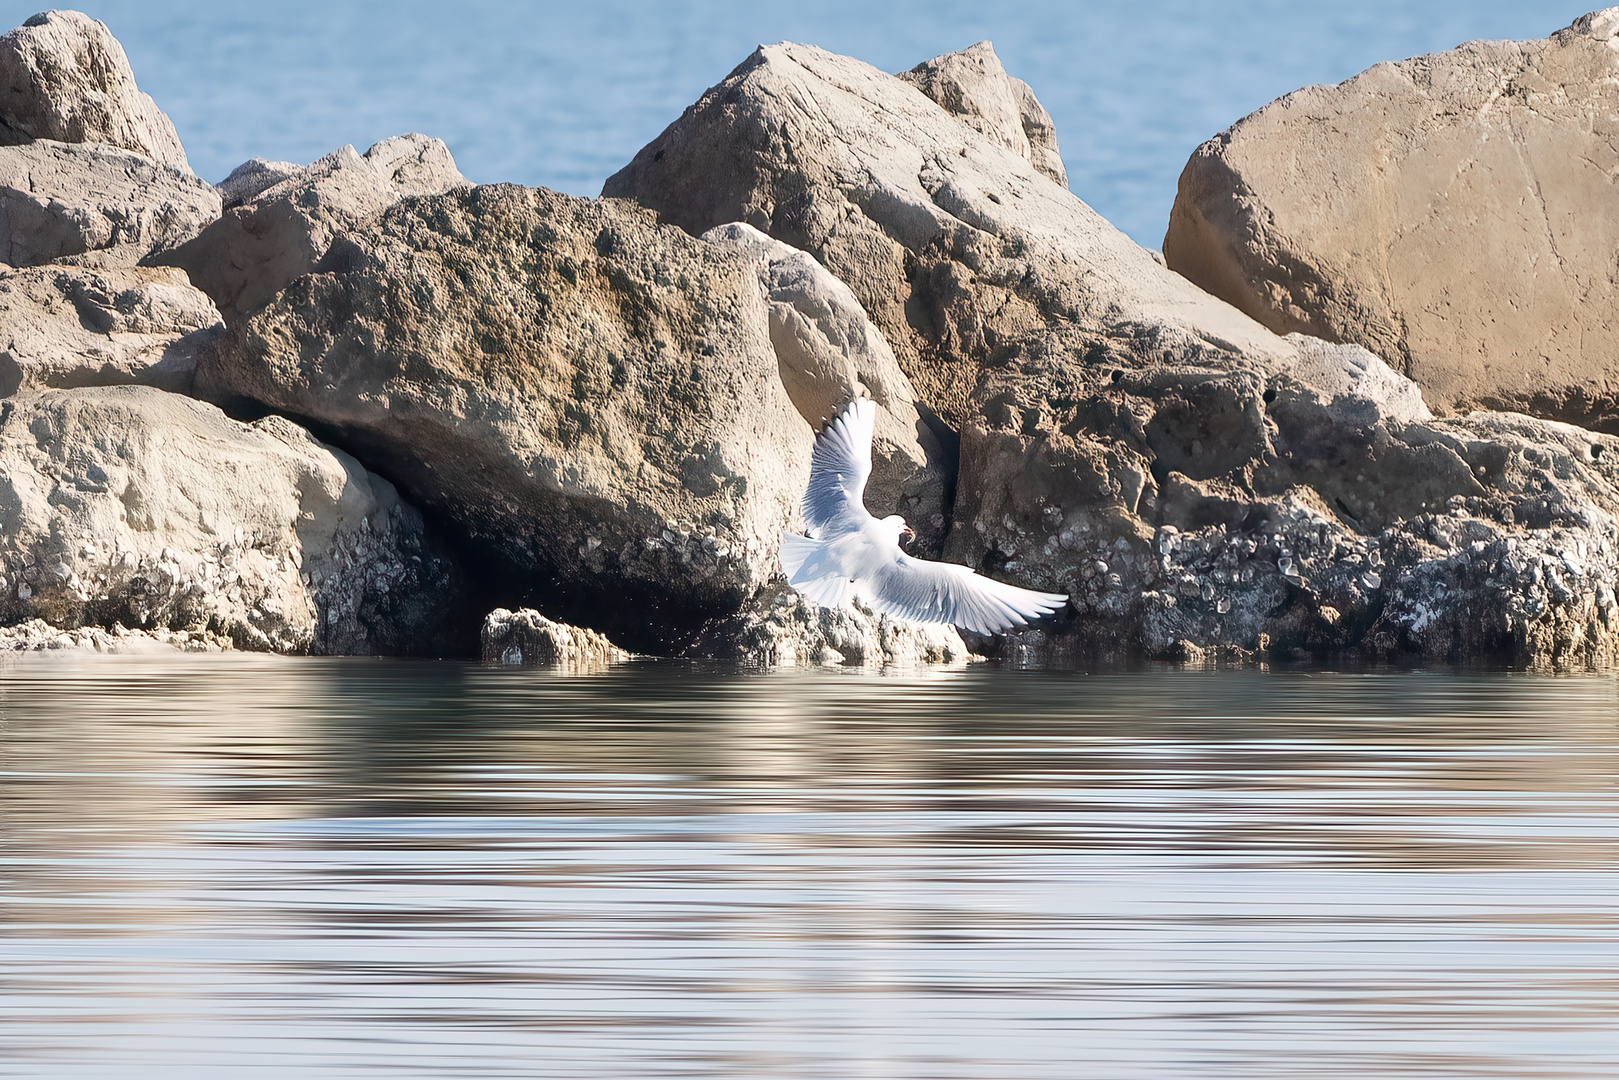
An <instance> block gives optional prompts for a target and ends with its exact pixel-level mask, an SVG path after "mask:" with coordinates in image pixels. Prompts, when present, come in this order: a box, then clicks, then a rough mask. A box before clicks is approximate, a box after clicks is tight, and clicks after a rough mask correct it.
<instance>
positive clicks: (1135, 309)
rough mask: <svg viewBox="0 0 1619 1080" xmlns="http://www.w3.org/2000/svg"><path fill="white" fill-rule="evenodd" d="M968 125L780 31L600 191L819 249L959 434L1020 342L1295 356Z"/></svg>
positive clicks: (703, 223)
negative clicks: (985, 383)
mask: <svg viewBox="0 0 1619 1080" xmlns="http://www.w3.org/2000/svg"><path fill="white" fill-rule="evenodd" d="M942 59H948V58H942ZM962 62H963V63H965V61H962ZM944 66H946V67H948V66H950V65H944ZM969 119H971V118H969V117H962V116H958V115H956V114H953V113H951V112H949V111H947V110H946V109H945V108H943V107H942V106H940V105H939V104H938V103H937V102H935V101H934V100H932V99H930V98H929V97H927V96H926V95H924V94H923V93H921V92H920V91H918V89H917V88H916V87H914V86H912V85H910V84H909V83H907V82H905V81H903V80H901V79H899V78H896V77H895V76H892V75H889V74H887V73H885V72H882V71H878V70H877V69H875V68H873V67H870V66H868V65H866V64H863V63H860V62H859V61H857V60H851V59H849V58H847V57H841V56H834V55H833V54H831V53H827V52H825V51H823V50H821V49H817V48H813V47H810V46H804V45H792V44H782V45H771V46H767V47H764V48H761V49H759V50H758V51H757V52H756V53H754V54H753V56H751V57H749V58H748V60H747V61H746V62H744V63H743V64H742V65H741V66H740V67H738V68H737V69H736V70H735V71H733V72H732V73H731V74H730V75H729V76H728V77H727V78H726V79H725V80H724V81H723V82H721V83H720V84H719V85H718V86H715V87H714V88H712V89H711V90H709V91H708V92H707V93H706V94H704V95H703V97H702V99H701V100H699V101H698V102H697V103H696V104H695V105H693V106H692V107H690V108H689V109H687V110H686V112H685V114H684V115H682V116H681V117H680V119H678V120H677V121H675V122H674V123H673V124H671V125H670V126H669V127H668V128H667V129H666V130H665V131H664V132H663V134H661V135H659V136H658V137H657V138H656V139H654V140H653V141H652V142H651V143H649V144H648V145H647V146H645V147H644V148H643V149H642V150H641V151H640V152H639V153H637V154H636V156H635V158H634V160H633V161H631V162H630V164H629V165H627V166H625V167H624V168H623V169H621V170H620V171H619V172H618V173H616V174H614V175H613V176H612V177H611V178H609V179H608V181H607V183H606V186H605V187H604V188H603V194H604V195H609V196H622V197H626V198H633V199H635V200H636V201H638V202H640V203H641V204H643V205H645V206H648V207H650V208H652V209H654V210H656V211H657V212H658V213H659V215H660V216H661V217H662V218H663V219H664V220H666V221H669V222H671V223H674V224H677V225H680V226H681V227H682V228H685V229H687V230H689V231H691V232H693V233H701V232H703V231H705V230H707V229H710V228H713V227H715V226H716V225H722V224H725V223H728V222H732V221H743V222H747V223H748V224H750V225H753V226H754V227H756V228H758V229H760V230H761V231H763V232H765V233H768V234H769V235H771V236H773V237H775V238H776V239H778V240H781V241H784V242H785V243H788V244H791V245H793V246H794V247H798V248H801V249H803V250H805V251H808V252H809V253H810V254H811V255H813V256H814V257H815V258H816V260H817V261H819V262H820V263H821V264H822V265H823V266H825V267H826V268H827V269H828V270H830V271H831V272H832V273H833V274H834V275H836V276H837V277H838V278H839V279H840V280H842V281H843V282H844V283H845V284H847V285H848V286H849V287H850V289H852V290H853V291H854V294H855V296H856V297H857V298H858V299H859V301H860V303H861V305H862V306H863V307H864V308H865V310H866V312H867V313H868V314H869V315H870V316H871V319H872V321H873V322H875V323H876V324H877V326H878V327H879V329H881V331H882V332H883V335H884V336H885V337H886V338H887V340H888V343H889V345H890V346H891V347H892V348H893V350H894V353H895V355H896V356H897V357H898V359H899V362H900V366H901V367H902V369H903V370H904V371H905V374H906V375H907V376H908V377H909V378H910V380H911V383H912V385H913V386H914V387H915V389H916V392H917V396H918V398H919V400H920V401H922V402H923V403H925V404H926V405H928V406H929V407H930V408H931V409H932V410H933V411H935V412H936V413H938V414H939V415H940V416H941V417H942V418H943V419H944V420H945V421H946V423H947V424H949V425H950V426H951V427H952V428H956V427H960V426H961V425H962V424H963V423H965V422H966V421H967V420H968V417H969V413H970V405H969V398H970V397H971V395H972V393H973V389H974V387H975V386H976V385H977V383H978V380H979V376H980V375H981V373H982V372H983V371H985V370H992V369H994V368H996V367H999V366H1002V365H1004V364H1006V363H1008V362H1010V361H1012V360H1015V359H1017V358H1020V357H1025V356H1034V357H1050V356H1056V355H1061V356H1063V357H1065V358H1067V359H1068V360H1070V361H1072V362H1081V363H1086V364H1092V365H1098V366H1100V365H1110V366H1115V367H1116V366H1119V365H1125V366H1131V367H1136V366H1142V365H1146V364H1157V363H1163V362H1166V361H1168V360H1174V361H1178V362H1188V361H1195V362H1208V363H1227V364H1242V365H1245V366H1252V365H1256V364H1258V365H1263V364H1266V363H1271V362H1274V363H1290V362H1291V358H1292V356H1293V353H1294V350H1293V349H1292V348H1291V347H1290V346H1289V345H1288V344H1287V343H1286V342H1284V341H1282V340H1281V339H1280V338H1278V337H1276V336H1275V335H1274V334H1272V333H1270V332H1269V331H1267V330H1266V329H1265V328H1263V327H1261V326H1260V325H1259V324H1257V323H1255V322H1253V321H1252V320H1251V319H1249V318H1247V317H1246V316H1244V315H1242V314H1241V313H1240V312H1238V311H1236V310H1235V309H1233V308H1231V307H1230V306H1229V305H1227V304H1224V303H1222V302H1220V301H1217V300H1215V299H1214V298H1213V297H1210V296H1209V295H1208V294H1207V293H1205V292H1203V291H1202V290H1201V289H1198V288H1195V287H1193V286H1191V285H1190V284H1189V283H1188V282H1187V281H1186V280H1185V279H1184V278H1182V277H1180V276H1179V275H1178V274H1175V273H1172V272H1171V271H1169V270H1167V269H1165V268H1164V267H1162V266H1160V265H1159V264H1158V263H1157V261H1155V260H1154V258H1153V256H1152V254H1151V253H1149V252H1147V251H1146V250H1144V249H1143V248H1141V247H1139V246H1138V245H1136V244H1135V243H1134V242H1132V241H1131V240H1130V239H1129V238H1128V237H1126V236H1124V234H1122V233H1120V232H1119V231H1118V230H1117V229H1115V228H1114V227H1113V226H1112V225H1110V224H1108V222H1106V221H1105V220H1103V219H1102V218H1101V217H1100V216H1099V215H1097V214H1096V213H1095V212H1094V211H1093V210H1091V209H1090V207H1088V206H1086V205H1085V204H1084V203H1083V202H1081V201H1080V200H1079V199H1077V198H1076V197H1074V195H1073V194H1071V193H1070V192H1068V191H1067V190H1066V189H1064V188H1063V187H1061V186H1059V185H1057V184H1054V183H1052V182H1051V180H1050V179H1049V178H1048V177H1047V176H1045V175H1043V174H1042V173H1041V172H1040V171H1039V170H1037V169H1036V168H1035V166H1034V165H1033V164H1032V163H1031V162H1030V161H1029V160H1028V159H1026V158H1025V157H1023V156H1022V155H1020V154H1019V153H1018V152H1017V151H1016V150H1014V149H1011V148H1009V147H1007V146H1005V145H1003V144H1002V143H1001V142H998V141H996V140H995V139H993V138H991V137H989V136H986V135H985V134H983V133H982V132H980V131H979V130H977V128H975V127H974V126H973V124H972V123H970V122H968V120H969Z"/></svg>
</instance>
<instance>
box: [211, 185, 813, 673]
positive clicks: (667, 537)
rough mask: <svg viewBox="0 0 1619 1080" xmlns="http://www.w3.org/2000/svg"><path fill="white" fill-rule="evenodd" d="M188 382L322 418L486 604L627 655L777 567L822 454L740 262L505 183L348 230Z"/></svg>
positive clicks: (715, 248) (404, 206) (604, 210)
mask: <svg viewBox="0 0 1619 1080" xmlns="http://www.w3.org/2000/svg"><path fill="white" fill-rule="evenodd" d="M198 386H199V392H200V393H203V394H204V395H207V396H210V397H212V398H214V399H217V400H221V401H233V400H234V401H242V400H245V401H251V402H255V403H258V404H259V405H260V406H267V407H269V408H271V409H275V410H278V411H282V412H285V413H288V414H290V415H295V416H300V417H306V418H309V419H311V420H314V421H318V422H319V423H320V424H321V425H323V427H322V430H324V431H329V432H331V433H332V437H333V438H334V439H337V440H339V441H341V442H342V443H343V444H344V445H345V446H347V447H350V448H352V449H353V451H354V452H355V453H356V454H357V455H360V456H362V457H364V458H365V459H366V460H370V461H377V462H386V463H387V466H386V467H387V469H388V471H389V475H390V477H391V478H392V479H394V480H395V482H397V483H398V484H400V486H401V487H402V488H403V489H404V491H405V492H406V493H407V495H408V497H409V498H411V499H412V500H414V501H415V502H416V503H417V504H418V505H421V506H422V507H423V508H424V509H428V510H431V511H433V512H435V513H436V514H440V515H442V516H443V517H444V518H445V519H447V520H449V521H452V522H454V523H455V526H456V528H457V529H459V530H460V531H461V532H462V533H463V535H464V537H465V538H466V540H467V542H468V543H469V544H470V545H471V546H472V547H473V548H474V549H476V550H478V551H480V552H482V553H483V554H484V556H485V561H486V563H487V565H486V567H485V572H486V573H487V574H489V575H490V577H491V578H492V580H493V582H494V586H495V587H496V588H497V589H498V590H500V592H501V593H502V594H503V595H506V596H511V597H513V598H515V599H516V601H517V602H522V603H530V604H534V605H536V606H539V607H543V608H544V609H545V610H546V611H548V612H553V613H554V614H555V615H556V616H557V617H559V618H565V619H567V620H568V621H570V622H575V623H582V624H584V625H588V626H591V627H593V628H595V629H598V630H603V631H606V632H609V633H611V634H612V635H613V636H614V638H615V640H619V641H621V642H624V643H625V644H627V645H629V646H630V647H632V648H635V649H637V650H642V651H653V650H657V649H663V650H668V649H671V648H673V647H675V646H676V644H677V643H678V641H679V640H680V635H681V634H683V633H686V632H688V631H689V630H691V629H692V628H694V627H695V626H696V625H698V624H700V623H701V621H703V620H705V619H707V618H709V617H711V616H713V615H715V614H718V613H721V612H725V611H731V610H735V609H736V608H737V607H738V606H739V605H740V604H741V603H742V602H743V600H745V599H746V598H747V597H748V596H750V595H752V593H753V592H754V591H755V590H756V589H757V588H759V587H760V586H761V585H762V584H764V583H765V582H767V581H768V580H769V579H770V578H771V577H772V576H773V575H774V574H775V573H776V572H777V567H776V547H777V544H778V538H779V534H780V532H781V530H782V529H783V528H784V527H787V526H788V525H789V524H790V523H791V522H792V521H793V519H794V518H795V516H796V515H797V512H798V503H799V499H800V497H801V496H802V494H803V490H804V485H805V483H806V482H807V479H808V470H809V454H810V446H811V444H812V441H813V438H814V433H813V431H812V429H811V428H810V426H809V425H808V424H807V423H805V422H804V420H803V419H802V417H801V416H800V415H799V414H798V412H797V411H796V410H795V409H794V407H793V405H792V402H791V400H790V399H789V398H788V396H787V393H786V391H785V390H784V389H783V388H782V384H781V379H780V376H779V373H778V362H777V359H776V356H775V353H774V351H773V349H772V347H771V344H770V335H769V328H768V314H767V311H766V303H765V297H764V293H763V290H762V289H761V287H760V284H759V278H758V267H757V266H756V264H755V263H754V261H753V260H752V259H750V258H749V257H748V256H746V255H745V254H744V253H742V252H741V251H738V250H736V249H734V248H732V247H728V246H725V245H720V244H711V243H706V242H704V241H701V240H698V239H695V238H693V237H691V236H688V235H686V234H685V233H683V232H681V231H680V230H678V229H674V228H669V227H664V226H659V225H658V224H657V223H656V220H655V219H654V217H653V215H651V214H649V213H647V212H646V211H644V210H641V209H639V208H637V207H634V206H631V205H628V204H624V203H619V202H614V201H610V200H604V201H600V202H592V201H590V200H585V199H577V198H572V197H570V196H566V195H560V194H557V193H555V192H550V191H545V190H543V189H528V188H520V187H515V186H510V185H498V186H490V187H479V188H471V189H461V190H457V191H453V192H450V193H447V194H444V195H439V196H432V197H424V198H420V199H413V200H407V201H405V202H403V203H401V204H399V205H397V206H395V207H394V208H392V209H391V210H389V211H388V212H387V213H385V214H383V215H381V216H380V217H378V218H374V219H372V220H371V221H370V222H368V223H366V224H364V225H362V226H360V227H358V228H357V229H355V230H354V231H353V232H351V233H349V234H347V235H346V236H345V238H343V239H342V240H341V241H340V242H339V243H338V245H336V246H335V247H334V250H333V251H332V253H331V254H330V255H329V256H328V257H327V259H326V261H325V263H324V264H323V268H322V269H321V270H320V271H318V272H316V273H313V274H309V275H306V276H305V277H302V278H300V279H298V280H297V281H295V282H293V284H291V285H290V286H288V287H287V288H286V289H285V290H283V291H282V292H281V294H280V295H279V296H278V297H277V298H276V299H275V301H274V302H273V303H272V304H271V305H270V306H268V307H266V308H265V309H263V310H262V311H260V312H259V313H257V314H256V315H253V316H251V317H249V318H248V319H246V320H245V321H243V322H242V323H241V324H240V325H239V326H238V327H236V328H234V330H233V335H232V344H231V346H230V347H229V348H227V349H225V350H222V352H221V353H220V354H219V356H218V358H217V360H210V361H209V362H208V363H207V364H205V365H204V366H203V367H201V368H199V371H198Z"/></svg>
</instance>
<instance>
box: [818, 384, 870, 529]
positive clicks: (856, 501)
mask: <svg viewBox="0 0 1619 1080" xmlns="http://www.w3.org/2000/svg"><path fill="white" fill-rule="evenodd" d="M876 423H877V404H876V402H874V401H872V400H871V399H870V398H869V397H861V398H855V399H854V400H853V401H851V402H850V403H849V405H848V407H847V408H845V409H844V410H843V412H842V414H841V415H839V416H838V418H837V419H835V420H833V421H832V422H831V423H830V424H828V425H826V427H825V428H823V429H822V430H821V434H820V437H818V438H817V439H816V440H815V450H814V452H813V453H812V454H811V455H810V478H809V487H808V488H807V489H805V491H804V524H806V525H808V526H809V534H810V536H811V537H819V536H821V534H822V533H823V532H828V531H830V532H841V531H843V530H845V529H848V528H858V527H859V526H861V525H862V524H864V523H865V522H867V521H870V520H872V518H871V515H870V514H869V513H867V512H866V503H865V498H866V478H867V477H869V476H870V475H871V432H872V429H873V427H875V426H876Z"/></svg>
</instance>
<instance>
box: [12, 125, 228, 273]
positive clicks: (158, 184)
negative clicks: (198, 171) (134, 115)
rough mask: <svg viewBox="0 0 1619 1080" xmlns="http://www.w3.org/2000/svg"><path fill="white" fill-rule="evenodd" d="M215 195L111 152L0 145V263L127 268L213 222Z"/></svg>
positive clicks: (197, 183)
mask: <svg viewBox="0 0 1619 1080" xmlns="http://www.w3.org/2000/svg"><path fill="white" fill-rule="evenodd" d="M219 206H220V202H219V195H218V193H217V192H215V191H214V189H213V188H211V187H209V186H208V184H206V183H205V182H203V181H201V180H199V179H197V178H196V177H195V176H192V175H191V174H190V173H189V172H183V171H181V170H179V169H177V168H175V167H174V166H172V165H164V164H160V163H158V162H155V161H153V160H152V159H150V158H146V157H142V156H141V155H140V154H136V153H132V152H131V151H128V150H120V149H118V148H117V147H112V146H102V145H99V144H93V143H83V144H81V143H63V142H50V141H48V140H44V139H41V140H38V141H36V142H32V143H28V144H27V145H25V146H0V263H4V264H5V265H7V266H14V267H24V266H38V265H40V264H41V263H48V262H60V261H62V260H72V261H74V262H79V263H84V264H87V265H95V266H104V267H129V266H134V265H135V264H136V263H138V262H140V261H141V260H143V259H146V258H148V257H150V256H153V255H157V254H162V253H163V252H166V251H168V250H169V249H171V248H173V247H175V246H177V245H179V244H182V243H184V242H185V241H187V240H189V239H191V238H192V237H193V236H196V235H197V234H198V233H199V232H201V231H202V230H203V229H204V228H205V227H206V226H207V225H208V224H209V223H210V222H212V221H213V220H214V219H216V218H218V217H219Z"/></svg>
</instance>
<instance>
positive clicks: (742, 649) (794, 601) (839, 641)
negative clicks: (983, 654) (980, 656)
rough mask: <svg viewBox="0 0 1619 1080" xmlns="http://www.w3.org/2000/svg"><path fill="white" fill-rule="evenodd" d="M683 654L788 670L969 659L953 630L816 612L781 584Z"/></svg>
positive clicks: (848, 611) (860, 609) (864, 614)
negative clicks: (806, 667) (822, 665)
mask: <svg viewBox="0 0 1619 1080" xmlns="http://www.w3.org/2000/svg"><path fill="white" fill-rule="evenodd" d="M687 655H690V656H703V657H717V658H723V659H727V660H740V661H742V662H744V663H749V664H760V665H766V666H788V667H790V666H794V665H809V664H845V665H850V666H855V667H887V666H890V665H893V666H899V667H907V666H913V665H917V664H945V665H951V666H955V665H960V664H965V663H967V662H968V661H969V660H971V659H974V656H973V654H972V653H971V652H970V651H969V650H968V648H967V646H966V644H965V643H964V642H963V641H962V639H961V634H960V633H958V632H957V630H956V628H955V627H953V626H926V625H922V624H920V623H911V622H906V621H904V620H901V619H891V618H889V617H888V616H887V615H879V614H877V613H876V612H874V611H872V610H871V609H870V608H869V607H866V606H865V605H863V604H859V603H856V604H855V605H854V606H851V607H836V608H831V607H820V606H818V605H816V604H812V603H810V602H809V601H808V600H805V599H804V598H803V597H802V596H800V595H798V593H796V592H794V591H793V590H792V589H791V588H789V587H788V586H786V585H776V586H772V587H771V588H768V589H764V590H761V591H760V593H759V595H758V596H756V597H754V598H753V599H752V600H751V601H750V602H749V603H748V604H747V605H746V606H744V607H743V608H742V610H740V611H739V612H737V613H736V614H735V615H732V616H730V617H728V618H724V619H719V620H716V621H715V622H714V623H713V624H712V625H710V626H709V627H707V628H706V629H705V631H704V633H703V634H702V635H701V636H699V637H698V639H697V640H696V641H695V642H694V643H693V644H692V646H691V647H690V648H689V649H688V650H687Z"/></svg>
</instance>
